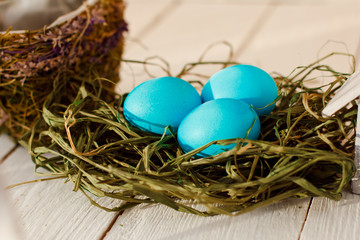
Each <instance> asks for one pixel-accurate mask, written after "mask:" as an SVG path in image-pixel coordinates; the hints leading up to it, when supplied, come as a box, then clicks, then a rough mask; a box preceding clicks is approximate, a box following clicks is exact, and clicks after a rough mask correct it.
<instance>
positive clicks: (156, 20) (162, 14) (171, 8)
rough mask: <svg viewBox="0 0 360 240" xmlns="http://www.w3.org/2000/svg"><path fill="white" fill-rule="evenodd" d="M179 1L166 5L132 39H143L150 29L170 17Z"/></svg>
mask: <svg viewBox="0 0 360 240" xmlns="http://www.w3.org/2000/svg"><path fill="white" fill-rule="evenodd" d="M180 4H181V1H179V0H173V1H171V2H170V3H169V4H168V5H166V6H165V7H164V9H163V10H162V11H161V12H160V13H159V14H157V15H156V16H155V17H154V18H153V19H152V20H151V21H149V23H148V24H146V25H145V26H144V28H143V29H142V30H141V31H140V33H139V34H138V35H137V36H135V37H134V39H141V38H144V36H146V35H147V34H148V33H149V32H151V31H152V29H153V28H154V27H155V26H156V25H157V24H158V23H159V22H161V21H162V20H163V19H164V18H166V16H168V15H170V14H171V13H172V12H173V11H174V10H175V9H176V8H177V7H178V6H179V5H180Z"/></svg>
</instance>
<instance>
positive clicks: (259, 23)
mask: <svg viewBox="0 0 360 240" xmlns="http://www.w3.org/2000/svg"><path fill="white" fill-rule="evenodd" d="M277 6H278V3H277V1H271V2H270V3H269V4H268V5H267V7H266V8H265V10H264V11H263V12H262V13H261V14H260V16H259V17H258V19H257V20H256V22H255V23H254V25H253V27H252V28H251V29H250V31H249V33H248V34H247V36H246V38H245V40H244V41H243V42H242V43H241V44H240V46H239V48H238V49H237V50H236V51H235V53H234V59H238V58H239V56H240V55H241V54H242V53H243V52H244V51H245V49H246V48H247V47H248V45H249V44H250V43H251V42H252V40H253V39H254V38H255V37H256V35H257V34H258V33H259V31H260V30H261V29H262V27H263V26H264V25H265V23H266V22H267V20H268V19H269V18H270V17H271V15H272V14H273V12H274V10H275V9H276V7H277Z"/></svg>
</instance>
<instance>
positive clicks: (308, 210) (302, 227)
mask: <svg viewBox="0 0 360 240" xmlns="http://www.w3.org/2000/svg"><path fill="white" fill-rule="evenodd" d="M313 199H314V198H313V197H311V199H310V202H309V205H308V208H307V210H306V214H305V218H304V221H303V223H302V224H301V228H300V232H299V236H298V239H297V240H300V239H301V234H302V232H303V230H304V227H305V224H306V221H307V219H308V216H309V212H310V208H311V204H312V202H313Z"/></svg>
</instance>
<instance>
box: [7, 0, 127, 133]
mask: <svg viewBox="0 0 360 240" xmlns="http://www.w3.org/2000/svg"><path fill="white" fill-rule="evenodd" d="M123 12H124V3H123V1H122V0H88V1H84V3H83V4H82V5H81V6H80V7H78V8H77V9H75V10H74V11H71V12H69V13H67V14H65V15H62V16H60V17H59V18H57V20H55V21H54V22H53V23H51V24H50V25H49V26H43V27H42V28H41V29H38V30H29V29H27V30H21V31H12V30H11V26H8V27H9V29H8V30H7V31H4V32H1V33H0V64H1V67H0V96H1V97H0V107H1V109H2V112H0V113H1V116H0V118H2V119H3V121H5V126H6V127H7V129H9V131H10V132H11V135H13V136H15V137H16V138H20V137H21V136H22V135H23V134H24V133H25V132H26V131H28V130H29V129H30V128H31V127H32V126H33V124H34V123H35V122H36V120H38V119H39V118H40V116H41V108H42V105H43V103H44V101H45V98H46V97H47V96H48V95H49V93H50V92H51V91H52V90H53V86H54V82H56V81H67V80H69V79H71V78H78V79H81V78H86V76H89V75H90V74H91V75H94V74H95V75H96V76H98V77H99V78H107V79H109V82H113V83H115V82H117V81H118V80H119V71H118V70H119V65H120V58H121V54H122V48H123V33H124V32H125V31H126V30H127V24H126V22H125V21H124V19H123ZM69 84H70V83H69ZM70 85H71V84H70ZM113 86H114V84H112V83H108V84H105V86H103V87H104V88H105V89H106V88H112V87H113ZM72 90H74V91H72ZM76 92H77V89H72V88H71V87H69V88H68V89H67V91H66V92H65V93H64V94H75V95H76ZM104 94H105V95H106V94H107V91H104ZM5 119H6V120H5Z"/></svg>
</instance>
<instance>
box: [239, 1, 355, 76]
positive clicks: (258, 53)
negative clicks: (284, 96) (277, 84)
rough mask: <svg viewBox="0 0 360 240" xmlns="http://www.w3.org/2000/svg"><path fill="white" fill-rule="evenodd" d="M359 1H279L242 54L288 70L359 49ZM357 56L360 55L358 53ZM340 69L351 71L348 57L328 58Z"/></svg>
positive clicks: (243, 58)
mask: <svg viewBox="0 0 360 240" xmlns="http://www.w3.org/2000/svg"><path fill="white" fill-rule="evenodd" d="M359 9H360V3H359V2H355V1H352V2H351V1H345V2H341V3H339V2H331V1H330V2H327V4H312V3H309V4H299V5H297V4H295V5H290V4H289V5H279V6H278V7H277V8H276V10H275V11H274V13H273V16H272V17H271V19H269V20H268V21H267V22H266V25H265V27H264V28H262V29H261V30H260V31H259V33H258V35H257V37H256V39H254V40H253V41H252V43H251V44H249V46H248V48H247V49H246V50H245V51H243V52H242V53H241V54H240V55H239V57H240V60H241V61H243V62H247V63H250V64H255V65H257V66H259V67H261V68H264V69H265V70H267V71H270V72H271V71H277V72H280V73H282V74H285V75H287V74H289V73H290V72H291V71H292V70H293V69H294V68H295V67H297V66H302V65H308V64H310V63H312V62H314V61H316V60H317V59H319V58H320V57H323V56H325V55H327V54H329V53H331V52H336V51H337V52H349V53H352V54H355V53H356V50H357V46H358V41H359V36H360V33H359V31H358V29H359V27H360V15H359V14H358V10H359ZM357 57H358V56H357ZM325 63H326V64H329V65H331V66H333V67H335V69H336V70H337V71H344V72H348V71H349V69H350V61H349V58H347V57H335V58H332V60H331V61H326V62H325Z"/></svg>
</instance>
